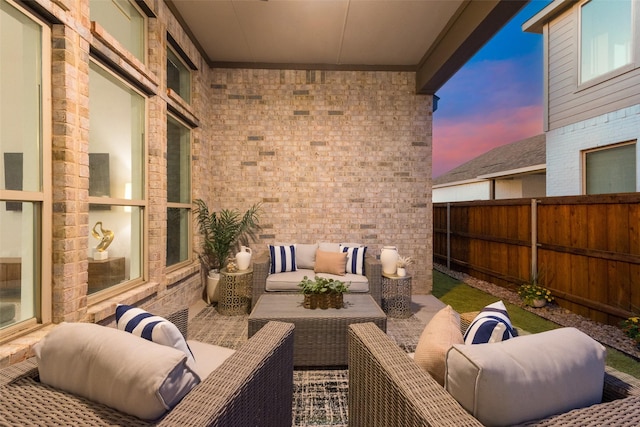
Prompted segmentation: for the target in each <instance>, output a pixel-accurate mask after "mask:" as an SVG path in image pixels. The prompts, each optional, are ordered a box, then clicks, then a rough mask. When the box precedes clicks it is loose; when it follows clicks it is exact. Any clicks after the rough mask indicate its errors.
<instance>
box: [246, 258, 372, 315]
mask: <svg viewBox="0 0 640 427" xmlns="http://www.w3.org/2000/svg"><path fill="white" fill-rule="evenodd" d="M320 250H322V246H320ZM270 267H271V258H270V254H269V252H266V253H264V254H262V255H260V256H259V257H256V258H255V259H254V261H253V284H252V298H251V308H252V309H253V307H255V305H256V303H257V302H258V299H259V298H260V296H262V295H263V294H264V293H267V292H273V293H278V294H282V295H285V294H298V293H299V289H298V288H297V287H296V286H295V284H294V285H293V286H292V288H291V289H289V290H278V291H269V290H267V278H268V277H269V275H270ZM296 273H297V274H298V276H299V278H302V276H305V275H306V276H308V277H314V275H315V272H314V270H313V269H308V268H299V267H298V271H297V272H296ZM276 274H282V273H276ZM285 274H287V273H285ZM289 274H290V273H289ZM320 275H321V276H322V274H320ZM326 277H333V278H336V279H338V280H342V281H347V282H348V281H349V274H347V275H346V276H344V277H342V276H333V275H327V276H326ZM364 277H366V281H368V291H367V292H366V293H367V294H370V295H371V297H372V298H373V299H374V301H375V302H376V303H377V304H378V305H380V304H381V298H382V265H381V264H380V260H378V259H376V258H375V256H373V255H370V254H369V253H367V255H366V256H365V257H364ZM352 289H353V287H352ZM356 292H357V291H356Z"/></svg>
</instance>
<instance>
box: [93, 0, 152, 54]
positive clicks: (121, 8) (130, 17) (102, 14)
mask: <svg viewBox="0 0 640 427" xmlns="http://www.w3.org/2000/svg"><path fill="white" fill-rule="evenodd" d="M89 7H90V8H91V11H90V15H91V18H90V19H91V20H92V21H96V22H97V23H99V24H100V26H102V27H103V28H104V29H105V30H107V32H108V33H109V34H111V35H112V36H113V37H114V38H115V39H116V40H118V42H120V44H121V45H122V46H124V47H125V48H127V49H128V50H129V52H131V53H132V54H133V56H135V57H136V58H138V59H139V60H140V61H142V62H144V61H145V57H144V17H143V16H142V14H141V13H140V12H139V11H138V9H136V8H135V6H133V4H131V3H130V2H129V1H127V0H91V1H90V2H89Z"/></svg>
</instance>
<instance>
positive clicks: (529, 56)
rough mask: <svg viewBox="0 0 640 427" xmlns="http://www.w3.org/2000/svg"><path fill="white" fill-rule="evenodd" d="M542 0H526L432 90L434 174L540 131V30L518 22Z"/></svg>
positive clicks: (542, 3) (544, 2)
mask: <svg viewBox="0 0 640 427" xmlns="http://www.w3.org/2000/svg"><path fill="white" fill-rule="evenodd" d="M548 3H549V1H548V0H534V1H531V2H530V3H529V4H528V5H527V6H526V7H525V8H524V9H523V10H522V11H521V12H520V13H519V14H518V15H516V16H515V17H514V18H513V20H512V21H511V22H509V23H508V24H507V25H506V26H505V27H504V28H503V29H502V30H501V31H500V33H498V34H497V35H496V36H495V37H494V38H493V39H492V40H491V41H490V42H489V43H487V45H485V46H484V47H483V49H482V50H481V51H480V52H478V53H477V54H476V55H475V56H474V57H473V58H472V59H471V60H470V61H469V62H468V63H467V64H466V65H465V66H464V67H463V68H461V69H460V71H458V73H456V75H455V76H453V77H452V78H451V79H450V80H449V81H448V82H447V83H446V84H445V85H444V86H443V87H442V88H441V89H440V90H439V91H438V92H437V93H436V95H438V96H439V97H440V101H439V103H438V110H437V111H436V112H435V113H434V114H433V177H434V178H435V177H438V176H440V175H442V174H443V173H445V172H448V171H450V170H452V169H454V168H455V167H457V166H460V165H461V164H463V163H465V162H467V161H469V160H471V159H473V158H474V157H477V156H478V155H480V154H483V153H486V152H487V151H489V150H491V149H492V148H495V147H497V146H499V145H504V144H508V143H511V142H515V141H519V140H521V139H524V138H528V137H531V136H534V135H538V134H540V133H542V119H543V117H542V81H543V75H542V35H539V34H529V33H523V32H522V30H521V27H522V23H523V22H525V21H526V20H527V19H529V18H530V17H532V16H533V15H535V14H536V13H537V12H538V11H540V10H541V9H542V8H544V7H545V6H546V5H547V4H548Z"/></svg>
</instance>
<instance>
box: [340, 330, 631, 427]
mask: <svg viewBox="0 0 640 427" xmlns="http://www.w3.org/2000/svg"><path fill="white" fill-rule="evenodd" d="M606 369H607V370H606V373H605V383H604V390H603V401H604V403H600V404H597V405H593V406H590V407H587V408H582V409H576V410H573V411H570V412H567V413H565V414H560V415H556V416H552V417H549V418H546V419H544V420H540V421H536V422H532V423H528V424H526V425H538V426H555V425H565V426H566V425H574V426H601V425H615V426H629V427H631V426H638V425H640V381H639V380H637V379H636V378H634V377H631V376H629V375H627V374H624V373H621V372H618V371H615V370H613V369H611V368H609V367H607V368H606ZM348 406H349V425H350V426H362V427H365V426H372V425H375V426H379V427H383V426H452V427H453V426H456V427H457V426H482V424H481V423H480V422H479V421H478V420H476V419H475V418H474V417H472V416H471V415H470V414H469V413H468V412H467V411H465V410H464V409H463V408H462V406H460V404H458V402H457V401H456V400H455V399H454V398H453V397H452V396H451V395H450V394H449V393H447V392H446V391H445V389H444V388H443V387H442V386H441V385H439V384H438V383H437V382H436V381H435V380H434V379H433V378H432V377H431V376H430V375H429V374H428V373H427V372H426V371H424V370H422V369H421V368H420V367H418V365H417V364H416V363H415V362H414V361H413V360H412V359H411V358H410V357H409V356H408V355H407V354H406V353H405V352H404V351H403V350H402V349H400V347H398V346H397V345H396V344H395V343H394V342H393V341H392V340H391V339H390V338H389V337H388V336H387V335H386V334H385V333H384V332H382V331H380V329H379V328H378V327H376V326H375V325H374V324H373V323H361V324H354V325H350V327H349V405H348Z"/></svg>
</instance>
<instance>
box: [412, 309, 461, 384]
mask: <svg viewBox="0 0 640 427" xmlns="http://www.w3.org/2000/svg"><path fill="white" fill-rule="evenodd" d="M463 342H464V341H463V339H462V333H461V332H460V316H459V315H458V313H456V311H455V310H454V309H453V308H451V306H450V305H448V306H446V307H445V308H443V309H442V310H440V311H439V312H437V313H436V314H435V315H434V316H433V317H432V318H431V320H430V321H429V323H427V326H426V327H425V328H424V330H423V331H422V334H421V335H420V339H419V340H418V345H417V346H416V352H415V354H414V356H413V359H414V360H415V361H416V363H417V364H418V366H420V367H421V368H422V369H424V370H425V371H427V372H429V374H431V376H432V377H433V378H434V379H435V380H436V381H437V382H438V383H439V384H440V385H442V386H444V375H445V358H446V355H447V351H449V349H450V348H451V347H452V346H453V345H454V344H462V343H463Z"/></svg>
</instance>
